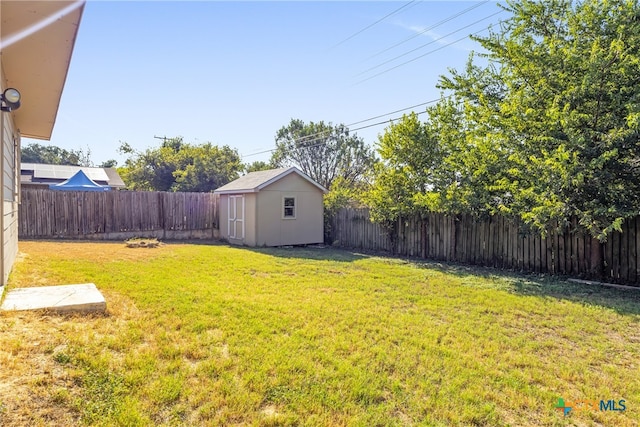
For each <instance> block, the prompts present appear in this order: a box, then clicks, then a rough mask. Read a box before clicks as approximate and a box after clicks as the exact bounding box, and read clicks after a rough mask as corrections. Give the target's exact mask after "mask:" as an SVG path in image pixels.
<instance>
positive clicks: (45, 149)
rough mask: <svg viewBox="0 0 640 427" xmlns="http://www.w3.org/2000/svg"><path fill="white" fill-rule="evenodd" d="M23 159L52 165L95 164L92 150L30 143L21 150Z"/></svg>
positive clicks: (27, 161) (26, 161)
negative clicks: (92, 158) (67, 148)
mask: <svg viewBox="0 0 640 427" xmlns="http://www.w3.org/2000/svg"><path fill="white" fill-rule="evenodd" d="M20 157H21V161H22V162H25V163H44V164H50V165H71V166H93V163H92V162H91V150H90V149H89V148H87V150H86V151H84V150H83V149H79V150H65V149H64V148H60V147H56V146H55V145H42V144H37V143H30V144H27V145H25V146H24V147H22V148H21V150H20Z"/></svg>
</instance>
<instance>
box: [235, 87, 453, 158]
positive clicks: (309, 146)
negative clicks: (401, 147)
mask: <svg viewBox="0 0 640 427" xmlns="http://www.w3.org/2000/svg"><path fill="white" fill-rule="evenodd" d="M444 98H448V97H444ZM444 98H442V97H441V98H436V99H432V100H430V101H426V102H423V103H420V104H416V105H412V106H410V107H406V108H401V109H399V110H395V111H391V112H389V113H386V114H380V115H378V116H374V117H369V118H368V119H364V120H359V121H357V122H353V123H349V124H347V125H345V127H347V128H348V127H349V126H353V125H357V124H360V123H365V122H370V121H371V120H375V119H379V118H380V117H384V116H388V115H391V114H395V113H399V112H402V111H406V110H410V109H413V108H416V107H422V106H424V105H429V104H433V103H435V102H438V101H440V100H441V99H444ZM426 112H427V111H426V110H425V111H420V112H418V113H415V114H416V115H418V116H419V115H420V114H424V113H426ZM400 118H402V117H395V118H392V119H387V120H384V121H382V122H378V123H373V124H369V125H366V126H361V127H359V128H355V129H349V132H355V131H358V130H362V129H367V128H370V127H374V126H380V125H382V124H386V123H389V122H390V121H394V120H398V119H400ZM330 131H331V130H325V131H322V132H317V133H314V134H311V135H306V136H303V137H301V138H298V139H297V140H295V141H296V142H298V143H299V142H302V141H305V140H307V139H312V138H315V137H318V136H321V135H324V134H326V133H328V132H330ZM322 144H324V142H321V143H318V144H313V145H308V146H306V147H304V148H312V147H318V146H320V145H322ZM275 150H276V149H275V148H271V149H269V150H263V151H258V152H255V153H251V154H245V155H243V156H241V157H243V158H244V157H251V156H257V155H258V154H265V153H271V152H273V151H275Z"/></svg>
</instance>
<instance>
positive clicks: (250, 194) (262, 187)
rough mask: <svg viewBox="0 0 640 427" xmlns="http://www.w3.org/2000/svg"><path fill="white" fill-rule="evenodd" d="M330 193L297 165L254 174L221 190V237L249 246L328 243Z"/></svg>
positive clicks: (217, 191)
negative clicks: (326, 214)
mask: <svg viewBox="0 0 640 427" xmlns="http://www.w3.org/2000/svg"><path fill="white" fill-rule="evenodd" d="M326 192H327V189H326V188H324V187H323V186H321V185H320V184H318V183H317V182H315V181H314V180H313V179H311V178H310V177H308V176H307V175H305V174H304V173H302V172H301V171H300V170H298V169H297V168H295V167H290V168H281V169H270V170H265V171H259V172H251V173H248V174H246V175H244V176H242V177H240V178H238V179H236V180H235V181H232V182H230V183H228V184H227V185H224V186H222V187H220V188H218V189H217V190H215V193H216V194H219V195H220V203H218V208H219V210H220V211H219V215H218V218H219V219H220V220H219V222H220V225H219V227H220V236H221V237H223V238H225V239H227V240H228V241H229V243H232V244H237V245H246V246H283V245H304V244H313V243H322V242H323V240H324V219H323V213H324V207H323V204H322V198H323V195H324V193H326Z"/></svg>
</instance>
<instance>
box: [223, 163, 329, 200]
mask: <svg viewBox="0 0 640 427" xmlns="http://www.w3.org/2000/svg"><path fill="white" fill-rule="evenodd" d="M292 173H293V174H296V175H299V176H301V177H302V178H304V179H305V180H307V181H308V182H309V183H311V184H312V185H314V186H316V187H317V188H318V190H320V191H322V192H323V193H326V192H327V189H326V188H324V187H323V186H322V185H320V184H318V183H317V182H315V181H314V180H313V179H311V178H310V177H308V176H307V175H306V174H304V173H303V172H301V171H300V170H299V169H298V168H296V167H294V166H292V167H289V168H280V169H269V170H265V171H258V172H250V173H248V174H246V175H244V176H241V177H240V178H238V179H236V180H235V181H231V182H230V183H228V184H226V185H223V186H222V187H220V188H218V189H217V190H215V191H214V193H218V194H231V193H257V192H258V191H260V190H262V189H263V188H264V187H266V186H267V185H269V184H272V183H274V182H276V181H278V180H280V179H282V178H284V177H285V176H287V175H290V174H292Z"/></svg>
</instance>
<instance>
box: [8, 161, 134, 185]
mask: <svg viewBox="0 0 640 427" xmlns="http://www.w3.org/2000/svg"><path fill="white" fill-rule="evenodd" d="M79 170H82V171H83V172H84V173H85V174H86V175H87V176H88V177H89V178H91V179H92V180H93V181H95V182H96V183H97V184H100V185H108V186H110V187H112V188H124V187H125V183H124V181H123V180H122V178H120V175H118V171H116V170H115V169H114V168H92V167H86V166H68V165H47V164H42V163H22V164H21V165H20V182H21V184H22V185H49V184H57V183H60V182H63V181H66V180H67V179H69V178H71V177H72V176H73V175H75V174H76V173H77V172H78V171H79Z"/></svg>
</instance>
